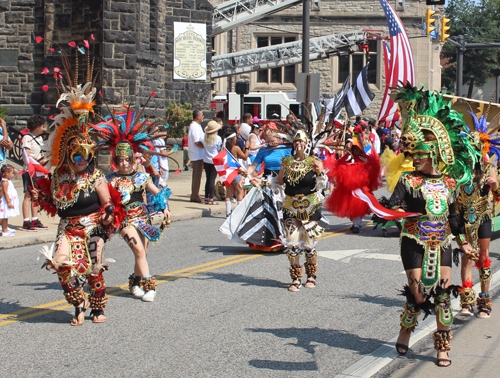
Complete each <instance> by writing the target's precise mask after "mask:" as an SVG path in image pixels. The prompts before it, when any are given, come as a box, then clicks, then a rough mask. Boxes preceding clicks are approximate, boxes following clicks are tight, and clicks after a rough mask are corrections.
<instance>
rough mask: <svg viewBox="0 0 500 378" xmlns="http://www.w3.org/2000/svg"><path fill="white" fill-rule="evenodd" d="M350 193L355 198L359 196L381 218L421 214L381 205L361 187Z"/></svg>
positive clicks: (392, 218) (391, 218) (407, 216)
mask: <svg viewBox="0 0 500 378" xmlns="http://www.w3.org/2000/svg"><path fill="white" fill-rule="evenodd" d="M351 193H352V195H353V196H354V197H356V198H359V199H360V200H361V201H363V202H365V203H366V204H368V206H369V207H370V209H371V210H372V211H373V212H374V213H375V214H376V215H377V216H378V217H380V218H383V219H390V220H394V219H400V218H409V217H418V216H419V215H422V214H420V213H408V212H401V211H395V210H391V209H387V208H385V207H383V206H382V205H381V204H380V203H379V202H378V201H377V199H376V198H375V196H374V195H373V194H371V193H370V192H368V191H366V190H363V189H356V190H353V191H352V192H351Z"/></svg>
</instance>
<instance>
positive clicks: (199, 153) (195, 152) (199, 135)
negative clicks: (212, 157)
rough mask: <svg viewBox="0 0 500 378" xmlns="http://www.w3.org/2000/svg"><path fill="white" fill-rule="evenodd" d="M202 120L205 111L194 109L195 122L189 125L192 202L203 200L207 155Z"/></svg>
mask: <svg viewBox="0 0 500 378" xmlns="http://www.w3.org/2000/svg"><path fill="white" fill-rule="evenodd" d="M202 122H203V113H202V112H201V110H194V111H193V122H191V125H189V134H188V149H189V159H191V165H192V167H193V176H192V181H191V198H190V200H189V201H190V202H201V198H200V185H201V175H202V170H203V156H205V148H204V147H203V139H204V138H205V133H204V132H203V129H202V128H201V123H202Z"/></svg>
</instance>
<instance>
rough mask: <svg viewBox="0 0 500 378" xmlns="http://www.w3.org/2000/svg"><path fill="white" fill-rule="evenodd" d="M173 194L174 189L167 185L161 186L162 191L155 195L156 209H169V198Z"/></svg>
mask: <svg viewBox="0 0 500 378" xmlns="http://www.w3.org/2000/svg"><path fill="white" fill-rule="evenodd" d="M171 194H172V191H171V190H170V189H169V188H167V187H161V188H160V192H159V193H158V194H157V195H156V196H154V199H153V204H154V207H155V211H163V210H165V209H167V210H168V209H169V207H168V198H169V197H170V195H171Z"/></svg>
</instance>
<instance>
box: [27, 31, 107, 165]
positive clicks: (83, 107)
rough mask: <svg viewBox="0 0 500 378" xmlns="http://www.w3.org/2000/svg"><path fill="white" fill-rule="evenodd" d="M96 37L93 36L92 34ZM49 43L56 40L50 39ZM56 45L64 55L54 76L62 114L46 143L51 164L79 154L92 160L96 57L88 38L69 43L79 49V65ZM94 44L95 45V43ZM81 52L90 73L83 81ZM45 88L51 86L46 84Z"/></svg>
mask: <svg viewBox="0 0 500 378" xmlns="http://www.w3.org/2000/svg"><path fill="white" fill-rule="evenodd" d="M92 39H94V38H93V36H92ZM36 41H37V43H40V42H42V41H43V38H42V37H36ZM47 42H49V43H53V42H51V41H49V40H47ZM53 45H54V46H56V49H54V48H51V47H48V50H50V51H52V52H54V51H56V50H57V53H58V55H59V57H60V58H61V63H62V70H61V69H60V68H57V67H54V68H53V71H54V78H55V80H56V87H57V92H58V93H59V100H58V101H57V104H56V106H57V107H58V108H59V110H60V114H58V115H57V116H55V117H54V122H53V124H52V125H51V126H50V128H51V129H52V130H53V131H52V132H51V134H50V136H49V139H48V143H47V144H46V146H45V147H44V150H45V151H46V152H47V157H48V159H49V161H50V164H51V165H53V166H56V169H58V168H59V167H60V166H61V165H62V164H63V163H64V162H65V161H67V159H68V158H71V157H72V156H74V155H76V154H81V155H82V156H83V157H84V158H85V159H86V160H91V159H92V158H93V156H94V145H95V143H94V142H93V141H92V139H91V138H90V136H89V134H88V131H89V124H88V116H89V112H90V113H93V112H94V110H93V106H94V105H95V102H94V97H95V95H96V92H97V90H96V88H95V86H94V84H95V82H96V79H97V76H98V73H96V74H95V75H94V74H93V71H94V57H91V55H93V54H91V53H90V44H89V41H87V40H84V47H79V46H77V44H76V42H70V43H69V44H68V45H69V46H71V47H72V48H74V49H75V65H74V68H73V67H72V66H71V63H70V57H68V55H67V54H66V52H65V50H64V49H63V48H62V46H60V45H59V44H56V43H53ZM92 46H94V45H92ZM80 55H82V56H83V57H84V64H85V68H86V73H85V74H84V75H83V82H82V83H79V76H78V72H79V68H78V67H79V62H80V60H81V59H80ZM48 73H50V70H49V69H48V68H44V69H43V71H42V74H48ZM43 90H44V91H46V90H48V86H44V88H43Z"/></svg>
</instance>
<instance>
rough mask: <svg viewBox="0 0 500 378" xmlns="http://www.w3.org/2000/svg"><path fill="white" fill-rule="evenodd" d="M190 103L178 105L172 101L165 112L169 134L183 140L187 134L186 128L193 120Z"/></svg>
mask: <svg viewBox="0 0 500 378" xmlns="http://www.w3.org/2000/svg"><path fill="white" fill-rule="evenodd" d="M189 109H191V104H190V103H187V102H186V103H184V104H177V103H176V102H172V101H170V102H169V104H168V107H167V109H166V111H165V122H167V123H168V124H169V127H168V134H169V135H171V136H173V137H176V138H181V137H183V136H184V134H185V127H186V126H188V125H189V124H190V123H191V121H192V120H193V112H192V111H191V110H189Z"/></svg>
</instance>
